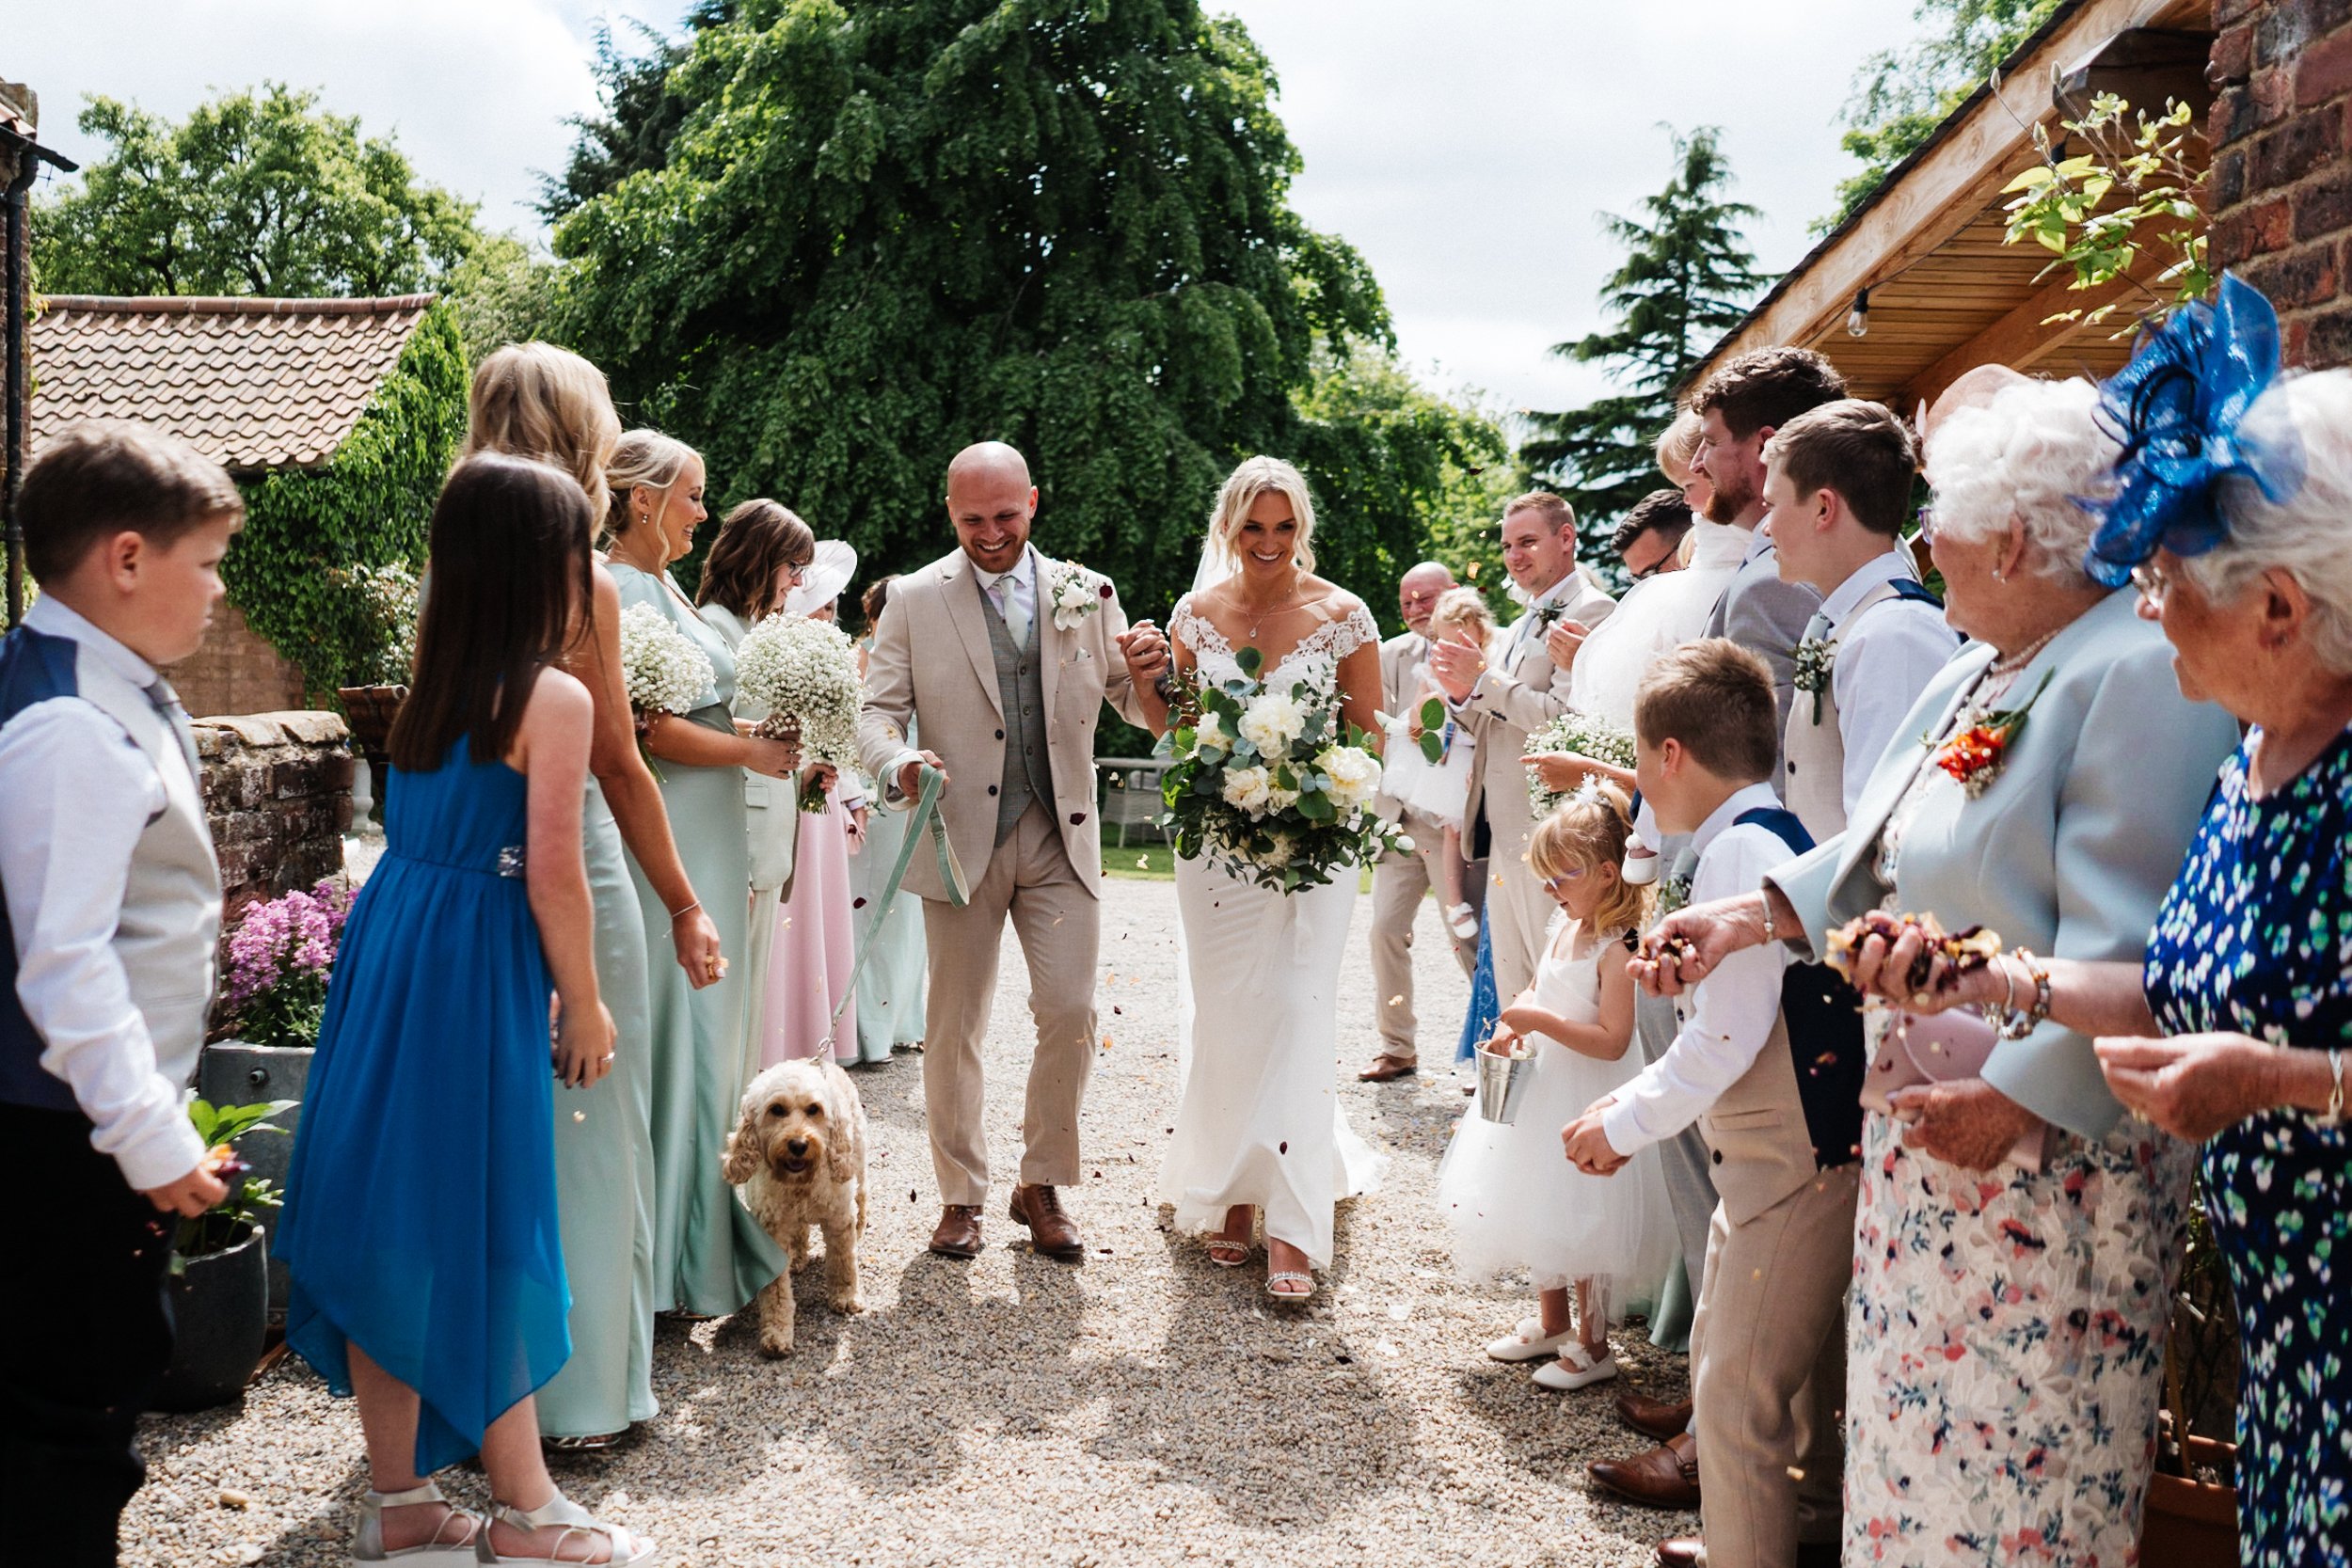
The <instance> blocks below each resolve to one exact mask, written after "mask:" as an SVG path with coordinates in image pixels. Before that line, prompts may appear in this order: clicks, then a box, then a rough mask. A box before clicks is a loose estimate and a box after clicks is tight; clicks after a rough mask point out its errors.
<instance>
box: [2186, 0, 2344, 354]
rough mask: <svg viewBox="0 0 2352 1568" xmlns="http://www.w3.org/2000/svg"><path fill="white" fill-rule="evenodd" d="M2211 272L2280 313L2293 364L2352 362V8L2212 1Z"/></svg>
mask: <svg viewBox="0 0 2352 1568" xmlns="http://www.w3.org/2000/svg"><path fill="white" fill-rule="evenodd" d="M2213 9H2214V26H2215V27H2216V29H2217V38H2216V39H2215V40H2214V50H2213V63H2212V65H2211V67H2210V68H2209V70H2208V71H2207V78H2208V80H2210V81H2211V82H2212V84H2213V86H2214V87H2215V89H2216V96H2215V98H2214V103H2213V111H2212V113H2211V115H2210V116H2209V117H2208V118H2207V119H2206V134H2207V135H2208V136H2209V137H2210V138H2211V140H2212V142H2213V150H2214V165H2213V177H2212V185H2211V189H2210V191H2209V193H2208V198H2207V204H2208V206H2209V207H2210V209H2211V212H2212V216H2213V242H2212V260H2213V265H2214V268H2215V270H2216V271H2217V272H2218V271H2220V270H2222V269H2224V268H2227V269H2230V270H2233V271H2234V272H2236V273H2237V274H2238V275H2239V276H2240V277H2244V278H2245V279H2246V280H2247V281H2248V282H2249V283H2251V284H2253V285H2254V286H2255V287H2256V288H2258V289H2260V290H2262V292H2263V293H2265V294H2267V295H2268V296H2269V298H2270V302H2271V303H2272V304H2273V305H2275V306H2277V307H2278V309H2279V320H2280V330H2281V333H2282V334H2283V338H2284V342H2283V347H2284V350H2285V356H2286V360H2287V362H2288V363H2289V364H2292V365H2307V366H2311V367H2313V368H2319V367H2325V366H2329V365H2341V364H2345V363H2347V362H2352V297H2347V294H2346V283H2347V280H2352V157H2347V156H2346V154H2347V152H2352V0H2214V8H2213Z"/></svg>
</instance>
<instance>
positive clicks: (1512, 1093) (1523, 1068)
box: [1478, 1046, 1535, 1127]
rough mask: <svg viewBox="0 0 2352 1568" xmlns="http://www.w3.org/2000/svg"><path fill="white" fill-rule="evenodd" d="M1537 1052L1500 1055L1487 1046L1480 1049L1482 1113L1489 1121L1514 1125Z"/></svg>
mask: <svg viewBox="0 0 2352 1568" xmlns="http://www.w3.org/2000/svg"><path fill="white" fill-rule="evenodd" d="M1534 1072H1535V1058H1534V1057H1533V1056H1498V1055H1496V1054H1495V1053H1492V1052H1490V1051H1488V1050H1486V1048H1485V1047H1484V1046H1481V1047H1480V1048H1479V1052H1478V1114H1479V1115H1480V1116H1482V1117H1485V1118H1486V1120H1488V1121H1493V1122H1500V1123H1502V1125H1503V1126H1505V1127H1508V1126H1510V1125H1511V1122H1512V1120H1513V1118H1515V1117H1518V1114H1519V1101H1520V1100H1521V1099H1523V1098H1524V1091H1525V1089H1526V1087H1527V1081H1528V1079H1530V1078H1531V1077H1533V1076H1534Z"/></svg>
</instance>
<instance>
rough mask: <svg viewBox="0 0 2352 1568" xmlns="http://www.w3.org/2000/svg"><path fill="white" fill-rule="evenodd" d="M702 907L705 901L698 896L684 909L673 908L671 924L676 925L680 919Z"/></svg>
mask: <svg viewBox="0 0 2352 1568" xmlns="http://www.w3.org/2000/svg"><path fill="white" fill-rule="evenodd" d="M702 907H703V901H702V900H701V899H699V898H697V899H695V900H694V901H693V902H692V903H691V904H689V905H687V906H686V908H684V909H682V910H672V911H670V924H671V925H673V926H675V925H676V924H677V923H678V922H679V921H681V920H684V919H685V918H686V917H687V916H688V915H690V914H692V913H693V912H694V911H696V910H699V909H701V908H702Z"/></svg>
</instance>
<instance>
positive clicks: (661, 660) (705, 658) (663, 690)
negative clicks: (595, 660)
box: [621, 604, 714, 713]
mask: <svg viewBox="0 0 2352 1568" xmlns="http://www.w3.org/2000/svg"><path fill="white" fill-rule="evenodd" d="M621 670H622V673H623V674H624V676H625V677H626V678H627V680H628V701H629V705H630V706H631V707H634V708H636V709H638V710H639V711H640V712H643V713H691V712H693V711H694V705H695V704H696V703H697V702H698V701H699V700H700V699H701V697H702V695H703V693H704V692H706V691H708V690H709V689H710V687H711V681H712V679H713V678H714V677H713V674H712V671H711V668H710V656H709V655H708V654H706V653H704V652H703V651H702V650H701V649H700V648H698V647H696V646H694V644H693V642H692V641H691V640H689V639H688V637H687V635H686V634H685V633H684V632H682V631H680V630H678V629H677V627H676V626H674V625H673V624H672V623H671V621H670V618H669V617H668V616H666V615H664V614H662V613H661V611H660V610H656V609H655V608H654V607H653V606H651V605H649V604H634V605H631V606H629V607H628V609H627V610H623V611H622V612H621Z"/></svg>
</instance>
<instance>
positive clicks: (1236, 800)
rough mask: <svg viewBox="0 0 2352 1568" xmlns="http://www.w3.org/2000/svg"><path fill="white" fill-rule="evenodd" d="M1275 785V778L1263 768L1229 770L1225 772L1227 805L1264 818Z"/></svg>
mask: <svg viewBox="0 0 2352 1568" xmlns="http://www.w3.org/2000/svg"><path fill="white" fill-rule="evenodd" d="M1273 784H1274V776H1273V775H1272V774H1270V773H1268V772H1267V771H1266V770H1265V769H1264V768H1227V769H1226V770H1225V789H1224V796H1225V803H1226V804H1227V805H1229V806H1232V807H1233V808H1234V809H1235V810H1236V811H1246V812H1248V814H1249V815H1250V816H1263V815H1264V814H1265V810H1266V799H1267V796H1268V795H1269V794H1270V793H1271V791H1272V789H1273Z"/></svg>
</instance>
